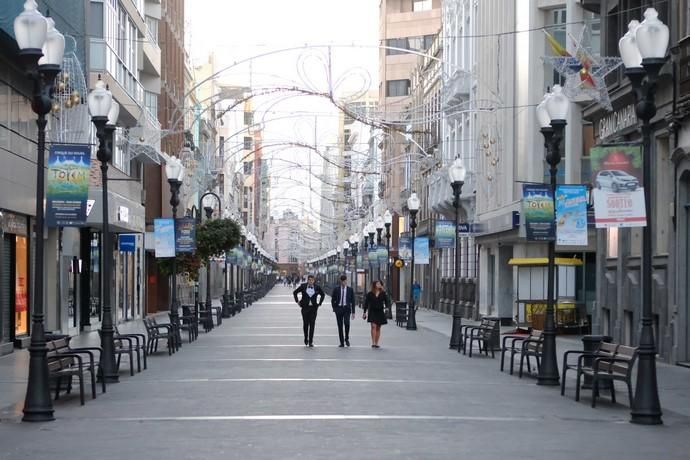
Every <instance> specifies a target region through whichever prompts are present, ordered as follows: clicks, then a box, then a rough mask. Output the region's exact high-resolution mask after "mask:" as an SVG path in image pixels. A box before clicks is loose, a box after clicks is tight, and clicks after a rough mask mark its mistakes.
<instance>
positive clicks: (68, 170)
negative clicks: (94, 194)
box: [46, 144, 91, 227]
mask: <svg viewBox="0 0 690 460" xmlns="http://www.w3.org/2000/svg"><path fill="white" fill-rule="evenodd" d="M90 167H91V147H90V146H89V145H57V144H54V145H51V146H50V154H49V156H48V181H47V184H46V225H48V227H77V226H80V225H83V224H84V222H86V200H87V198H88V197H89V169H90Z"/></svg>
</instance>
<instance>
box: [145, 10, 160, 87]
mask: <svg viewBox="0 0 690 460" xmlns="http://www.w3.org/2000/svg"><path fill="white" fill-rule="evenodd" d="M142 49H143V55H144V68H143V71H144V72H146V73H148V74H151V75H156V76H158V77H160V76H161V49H160V46H159V45H158V19H156V18H153V17H151V16H146V40H144V42H143V45H142Z"/></svg>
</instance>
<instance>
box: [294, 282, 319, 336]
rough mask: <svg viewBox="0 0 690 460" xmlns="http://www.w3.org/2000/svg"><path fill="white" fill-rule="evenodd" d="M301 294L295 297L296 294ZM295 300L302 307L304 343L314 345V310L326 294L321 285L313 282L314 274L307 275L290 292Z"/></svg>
mask: <svg viewBox="0 0 690 460" xmlns="http://www.w3.org/2000/svg"><path fill="white" fill-rule="evenodd" d="M300 293H301V294H302V297H301V298H299V299H298V298H297V294H300ZM292 295H293V296H294V297H295V302H297V304H298V305H299V306H300V307H301V308H302V327H303V329H304V344H305V345H309V346H310V347H313V346H314V325H315V324H316V311H317V310H318V308H319V307H320V306H321V304H322V303H323V298H324V297H326V295H325V294H324V293H323V290H322V289H321V286H318V285H317V284H316V283H315V279H314V275H309V276H308V277H307V282H306V283H304V284H302V285H300V287H298V288H297V289H295V290H294V291H293V292H292Z"/></svg>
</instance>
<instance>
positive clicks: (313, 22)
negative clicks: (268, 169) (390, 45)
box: [186, 0, 379, 217]
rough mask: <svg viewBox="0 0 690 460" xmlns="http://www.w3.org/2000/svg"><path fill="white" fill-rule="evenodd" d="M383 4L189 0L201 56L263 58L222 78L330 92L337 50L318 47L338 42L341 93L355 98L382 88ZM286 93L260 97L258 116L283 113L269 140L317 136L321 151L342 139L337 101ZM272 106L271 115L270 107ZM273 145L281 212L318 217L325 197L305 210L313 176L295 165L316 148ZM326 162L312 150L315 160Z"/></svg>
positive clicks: (224, 60)
mask: <svg viewBox="0 0 690 460" xmlns="http://www.w3.org/2000/svg"><path fill="white" fill-rule="evenodd" d="M202 5H203V7H202ZM378 6H379V0H291V1H286V0H251V1H244V0H196V1H194V2H187V6H186V28H187V33H186V35H187V37H186V38H187V40H188V46H189V47H190V54H191V56H192V59H193V60H194V61H195V62H200V61H204V60H205V59H206V58H207V56H208V54H209V53H210V52H211V51H212V50H213V51H215V52H216V55H217V58H218V61H219V62H218V64H219V67H223V68H224V67H227V66H230V65H232V64H233V63H235V62H239V61H242V60H244V59H247V58H250V57H253V56H257V57H256V58H255V59H251V65H250V64H238V65H235V66H234V67H232V68H231V69H229V70H227V71H226V72H224V73H223V75H222V76H220V77H219V79H220V80H221V81H226V82H229V83H233V84H244V85H249V84H250V83H251V84H252V86H254V87H257V86H262V87H267V86H268V87H276V86H281V87H284V86H298V87H301V88H308V89H312V90H315V91H323V92H325V91H327V90H328V84H327V79H326V75H327V74H328V70H327V68H328V66H327V64H326V63H327V62H328V51H329V50H328V48H327V47H321V48H316V47H315V46H317V45H334V46H333V47H332V48H331V50H330V54H331V65H332V67H331V69H332V74H333V80H334V81H337V80H339V79H341V78H342V81H343V82H342V84H341V85H340V86H339V87H337V88H336V89H335V93H336V95H339V96H342V95H346V96H347V95H349V94H352V92H354V91H358V90H360V89H366V88H368V89H374V90H375V89H376V88H378V73H377V69H378V49H377V48H375V47H376V46H377V44H378ZM304 45H307V47H305V48H302V49H299V50H296V51H288V52H278V53H273V54H270V55H268V56H263V57H258V56H259V55H261V54H265V53H272V52H274V51H278V50H281V49H285V48H289V47H292V46H297V47H303V46H304ZM343 45H347V46H343ZM350 45H354V46H350ZM284 96H285V94H284V93H283V94H281V95H280V98H279V97H278V96H271V97H262V98H261V99H257V100H255V102H254V106H255V109H256V114H255V119H258V118H259V117H261V116H265V119H266V120H271V119H275V118H281V120H279V121H275V122H269V123H267V124H266V128H265V133H264V139H265V142H264V143H265V144H270V143H272V142H273V143H275V142H283V141H297V142H304V143H308V144H310V145H313V144H314V139H315V138H316V143H317V144H318V148H319V150H321V151H324V150H325V148H326V147H327V146H328V145H329V144H330V145H332V144H335V142H336V136H337V134H338V133H337V131H338V127H337V119H338V118H337V115H338V114H337V111H336V110H335V109H334V108H333V106H332V105H331V104H330V102H328V101H327V100H325V99H322V98H316V97H293V98H289V99H284ZM279 99H280V100H279ZM269 109H270V112H269V113H265V114H264V113H262V112H265V111H266V110H269ZM293 115H294V116H293ZM315 123H316V132H315ZM268 150H269V151H268V152H266V151H265V153H264V155H265V156H268V157H273V158H275V159H276V160H275V161H274V162H273V174H272V176H273V178H274V180H273V181H272V192H271V200H272V202H271V208H272V210H273V212H274V214H275V213H276V212H281V211H282V210H283V209H286V208H288V207H289V208H292V209H294V210H296V211H298V212H299V213H301V214H312V215H313V216H315V217H318V216H317V215H318V212H319V209H320V202H319V199H318V197H316V196H314V194H311V195H312V198H311V207H312V208H314V209H313V211H312V212H310V211H309V210H308V209H302V210H300V209H299V207H300V205H299V203H298V202H299V201H303V202H306V203H307V207H309V202H310V199H309V195H310V193H309V189H308V183H309V180H308V174H307V173H306V172H305V171H304V170H300V168H298V167H296V166H294V165H291V164H290V162H294V163H301V164H308V162H309V158H308V156H307V155H309V151H307V150H303V149H285V148H281V149H275V148H274V149H268ZM271 150H272V152H271ZM280 159H283V160H285V161H281V160H280ZM319 163H320V161H319V160H318V158H316V157H314V156H312V165H316V164H319ZM314 170H316V168H314ZM312 187H313V188H318V181H315V180H314V179H312ZM285 197H288V198H290V199H289V200H286V199H285ZM293 197H294V198H293ZM294 200H296V201H294Z"/></svg>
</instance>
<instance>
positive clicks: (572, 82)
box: [542, 27, 623, 111]
mask: <svg viewBox="0 0 690 460" xmlns="http://www.w3.org/2000/svg"><path fill="white" fill-rule="evenodd" d="M586 28H587V27H583V28H582V31H581V32H580V38H579V39H575V38H574V37H573V36H572V35H570V39H571V40H572V41H573V48H574V50H575V55H574V56H573V55H572V54H570V52H568V51H567V50H565V49H564V48H563V47H562V46H561V45H560V43H558V41H557V40H556V39H555V38H554V37H553V36H552V35H551V34H550V33H548V32H547V31H546V30H544V33H545V34H546V39H547V41H548V42H549V44H550V45H551V49H552V50H553V51H554V53H555V54H556V55H555V56H544V57H543V58H542V59H543V60H544V62H548V63H550V64H551V65H552V66H553V68H554V70H556V72H558V73H559V74H560V75H562V76H563V78H565V83H564V85H563V94H565V95H566V96H567V97H568V98H569V99H576V98H578V97H579V96H581V95H585V96H587V97H589V98H590V99H593V100H595V101H597V102H598V103H599V104H600V105H601V106H602V107H604V108H605V109H606V110H608V111H611V110H613V107H612V106H611V99H610V98H609V91H608V88H607V87H606V80H605V79H606V76H607V75H608V74H610V73H611V72H613V71H614V70H616V69H617V68H618V67H619V66H620V65H621V64H623V60H622V59H621V58H619V57H608V56H599V55H594V54H592V51H591V48H590V47H588V46H586V44H585V30H586Z"/></svg>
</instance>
